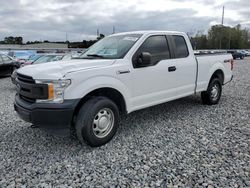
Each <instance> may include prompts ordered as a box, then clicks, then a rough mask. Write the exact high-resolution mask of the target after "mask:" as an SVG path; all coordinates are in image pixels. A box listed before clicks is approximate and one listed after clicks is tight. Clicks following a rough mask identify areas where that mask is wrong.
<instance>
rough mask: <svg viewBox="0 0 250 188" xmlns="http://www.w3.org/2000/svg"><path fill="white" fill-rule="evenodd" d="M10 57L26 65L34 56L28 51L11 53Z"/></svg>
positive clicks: (9, 53)
mask: <svg viewBox="0 0 250 188" xmlns="http://www.w3.org/2000/svg"><path fill="white" fill-rule="evenodd" d="M8 55H9V56H11V57H12V58H14V59H16V60H17V61H19V62H21V63H25V62H26V61H27V60H28V59H29V58H30V56H31V55H32V54H31V53H29V52H27V51H10V52H8Z"/></svg>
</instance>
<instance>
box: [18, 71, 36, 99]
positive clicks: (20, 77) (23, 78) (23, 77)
mask: <svg viewBox="0 0 250 188" xmlns="http://www.w3.org/2000/svg"><path fill="white" fill-rule="evenodd" d="M17 79H18V80H19V81H20V84H19V87H20V90H23V91H29V90H28V89H26V88H23V87H22V83H28V84H35V80H34V79H33V78H32V77H31V76H26V75H23V74H19V73H17ZM18 95H19V97H20V98H21V99H22V100H24V101H26V102H28V103H35V102H36V99H34V98H30V97H28V96H24V95H22V94H21V93H20V91H19V92H18Z"/></svg>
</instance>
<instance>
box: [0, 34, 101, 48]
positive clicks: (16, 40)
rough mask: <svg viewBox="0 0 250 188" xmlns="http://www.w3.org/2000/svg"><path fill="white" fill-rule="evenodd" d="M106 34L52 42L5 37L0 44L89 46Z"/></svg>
mask: <svg viewBox="0 0 250 188" xmlns="http://www.w3.org/2000/svg"><path fill="white" fill-rule="evenodd" d="M104 37H105V35H104V34H100V35H99V36H98V37H97V38H96V39H95V40H83V41H82V42H70V41H57V42H52V41H48V40H44V41H37V40H35V41H27V42H26V43H24V42H23V38H22V37H20V36H19V37H13V36H9V37H5V38H4V40H3V41H0V44H19V45H25V44H38V43H62V44H68V47H69V48H88V47H90V46H91V45H93V44H94V43H96V42H97V41H98V40H100V39H102V38H104Z"/></svg>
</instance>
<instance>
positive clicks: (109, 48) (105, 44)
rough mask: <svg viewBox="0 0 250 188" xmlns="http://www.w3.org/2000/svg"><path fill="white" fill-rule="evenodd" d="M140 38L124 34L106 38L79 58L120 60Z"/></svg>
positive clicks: (136, 35)
mask: <svg viewBox="0 0 250 188" xmlns="http://www.w3.org/2000/svg"><path fill="white" fill-rule="evenodd" d="M140 37H141V35H140V34H124V35H114V36H109V37H105V38H104V39H102V40H100V41H98V42H97V43H95V44H94V45H93V46H91V47H90V48H89V49H88V50H87V51H86V52H84V53H83V54H82V55H80V56H79V57H80V58H87V59H94V58H105V59H120V58H123V57H124V56H125V55H126V54H127V52H128V51H129V49H130V48H131V47H132V46H133V45H134V44H135V42H136V41H137V40H138V39H139V38H140Z"/></svg>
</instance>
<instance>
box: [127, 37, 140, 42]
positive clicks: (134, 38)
mask: <svg viewBox="0 0 250 188" xmlns="http://www.w3.org/2000/svg"><path fill="white" fill-rule="evenodd" d="M137 39H138V37H124V38H123V40H130V41H134V42H135V41H137Z"/></svg>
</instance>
